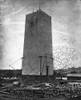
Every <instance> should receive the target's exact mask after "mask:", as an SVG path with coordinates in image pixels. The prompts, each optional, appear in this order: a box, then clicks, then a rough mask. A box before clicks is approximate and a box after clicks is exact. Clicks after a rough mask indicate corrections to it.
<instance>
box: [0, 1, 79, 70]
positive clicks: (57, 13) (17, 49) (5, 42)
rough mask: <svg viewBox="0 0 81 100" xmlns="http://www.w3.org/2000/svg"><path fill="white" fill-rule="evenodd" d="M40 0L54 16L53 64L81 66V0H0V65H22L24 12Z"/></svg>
mask: <svg viewBox="0 0 81 100" xmlns="http://www.w3.org/2000/svg"><path fill="white" fill-rule="evenodd" d="M39 1H40V2H39ZM39 4H40V8H41V9H42V10H43V11H44V12H46V13H47V14H49V15H50V16H51V17H52V38H53V55H54V58H55V61H54V68H66V67H79V66H81V1H80V0H1V1H0V68H1V69H3V68H5V69H8V68H10V69H13V68H12V67H14V68H17V69H20V68H21V61H22V59H21V58H22V56H23V41H24V30H25V15H26V14H28V13H31V12H33V11H36V10H37V9H38V8H39Z"/></svg>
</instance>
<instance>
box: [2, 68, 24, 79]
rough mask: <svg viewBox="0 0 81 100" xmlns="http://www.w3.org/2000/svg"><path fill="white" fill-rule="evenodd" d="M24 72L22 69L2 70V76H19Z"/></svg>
mask: <svg viewBox="0 0 81 100" xmlns="http://www.w3.org/2000/svg"><path fill="white" fill-rule="evenodd" d="M21 74H22V70H21V69H20V70H0V77H9V78H11V77H19V76H21Z"/></svg>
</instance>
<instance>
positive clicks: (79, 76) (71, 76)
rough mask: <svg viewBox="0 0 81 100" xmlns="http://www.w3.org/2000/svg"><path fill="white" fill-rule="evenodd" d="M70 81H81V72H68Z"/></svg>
mask: <svg viewBox="0 0 81 100" xmlns="http://www.w3.org/2000/svg"><path fill="white" fill-rule="evenodd" d="M67 80H68V81H81V74H77V73H76V74H68V75H67Z"/></svg>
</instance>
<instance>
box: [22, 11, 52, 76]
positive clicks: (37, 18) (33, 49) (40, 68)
mask: <svg viewBox="0 0 81 100" xmlns="http://www.w3.org/2000/svg"><path fill="white" fill-rule="evenodd" d="M23 52H24V53H23V61H22V74H23V75H46V74H48V75H53V59H52V29H51V17H50V16H49V15H47V14H46V13H45V12H43V11H42V10H41V9H39V10H38V11H36V12H33V13H31V14H28V15H26V21H25V38H24V51H23Z"/></svg>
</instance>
